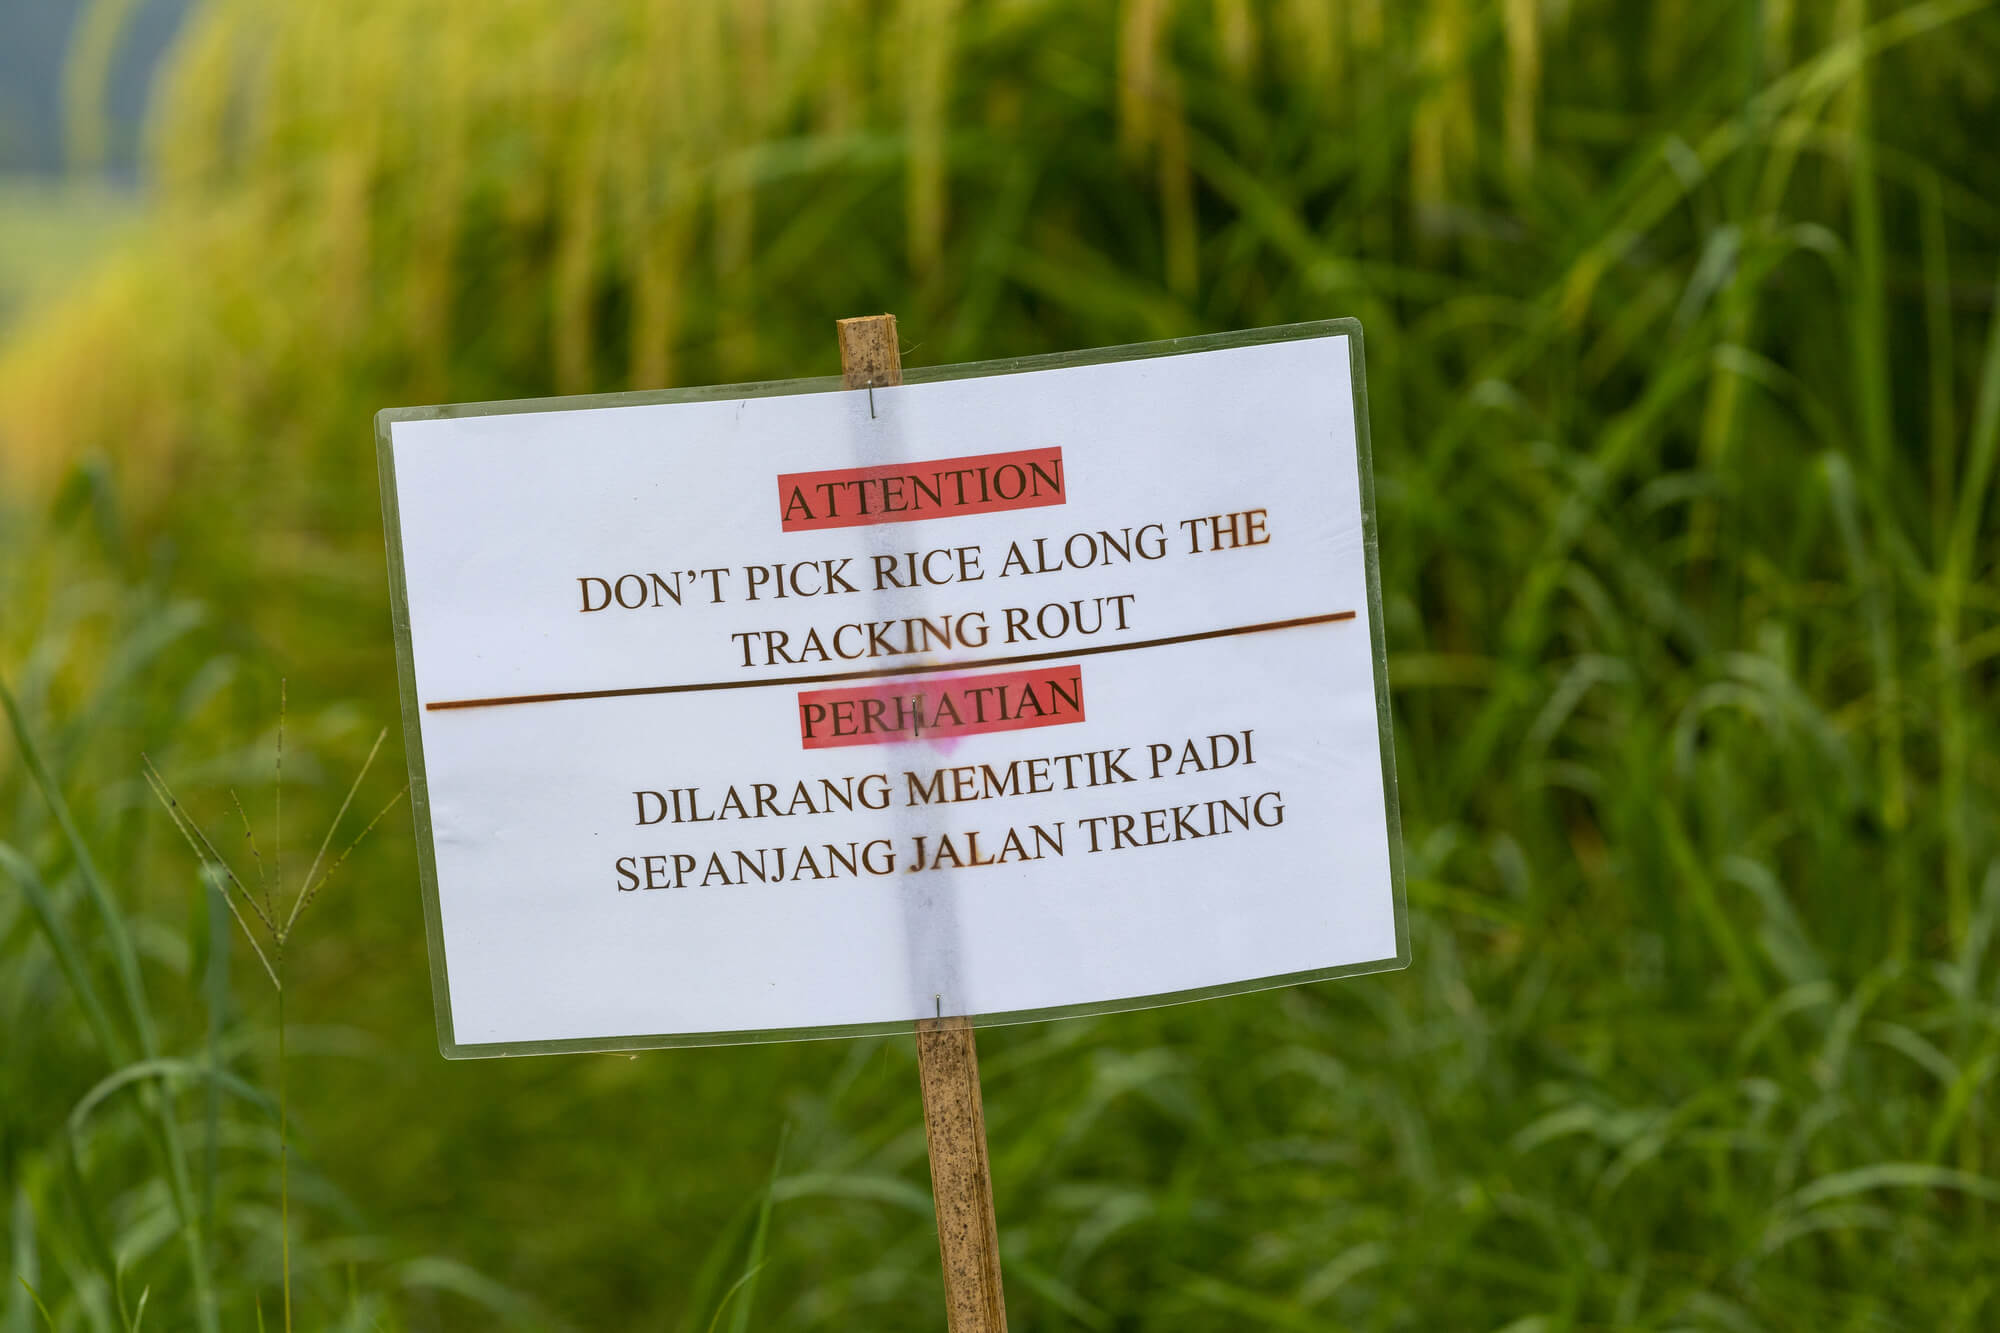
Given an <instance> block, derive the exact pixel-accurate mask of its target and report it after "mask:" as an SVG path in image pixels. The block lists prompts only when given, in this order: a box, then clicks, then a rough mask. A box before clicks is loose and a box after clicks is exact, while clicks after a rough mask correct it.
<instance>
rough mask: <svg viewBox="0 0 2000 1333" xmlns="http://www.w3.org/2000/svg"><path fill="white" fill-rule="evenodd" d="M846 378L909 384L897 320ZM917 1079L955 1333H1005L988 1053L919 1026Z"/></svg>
mask: <svg viewBox="0 0 2000 1333" xmlns="http://www.w3.org/2000/svg"><path fill="white" fill-rule="evenodd" d="M836 327H837V328H838V330H839V334H840V373H841V376H842V377H843V378H844V379H845V380H846V382H847V387H848V388H850V389H875V388H881V387H885V386H888V385H893V384H901V383H902V382H903V358H902V354H901V352H899V351H898V350H897V347H896V317H895V316H894V315H866V316H863V317H861V318H858V319H843V320H841V321H839V323H838V325H837V326H836ZM917 1070H918V1073H919V1075H920V1077H921V1079H922V1081H923V1086H924V1136H925V1138H926V1139H927V1140H928V1141H929V1143H930V1154H931V1193H932V1194H933V1195H935V1196H936V1200H937V1224H938V1250H939V1252H940V1253H941V1255H942V1257H943V1259H944V1300H945V1310H946V1312H947V1317H948V1319H949V1324H948V1327H949V1328H950V1330H951V1333H1006V1329H1007V1304H1006V1301H1005V1300H1004V1299H1003V1298H1002V1295H1001V1291H1000V1235H999V1231H998V1228H997V1226H996V1224H995V1222H994V1218H993V1172H992V1169H991V1167H990V1166H989V1165H988V1164H987V1160H986V1108H985V1105H984V1103H983V1102H982V1101H981V1100H980V1096H979V1047H978V1045H977V1043H976V1042H975V1040H974V1038H973V1032H972V1024H971V1023H970V1022H968V1021H967V1020H966V1019H963V1018H923V1019H918V1020H917Z"/></svg>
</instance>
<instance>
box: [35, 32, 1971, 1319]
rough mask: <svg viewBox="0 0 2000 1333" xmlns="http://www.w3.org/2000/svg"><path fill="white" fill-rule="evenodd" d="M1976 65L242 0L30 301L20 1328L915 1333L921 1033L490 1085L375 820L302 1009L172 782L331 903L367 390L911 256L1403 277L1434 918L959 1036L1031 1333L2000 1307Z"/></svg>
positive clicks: (1338, 289) (553, 372) (1400, 354)
mask: <svg viewBox="0 0 2000 1333" xmlns="http://www.w3.org/2000/svg"><path fill="white" fill-rule="evenodd" d="M1996 94H2000V10H1996V6H1995V5H1993V4H1991V3H1985V2H1982V0H1910V2H1904V0H1827V2H1826V3H1822V4H1804V3H1799V2H1798V0H1660V3H1657V4H1654V5H1650V6H1635V5H1629V4H1623V3H1618V2H1617V0H1413V2H1412V3H1407V4H1400V5H1392V4H1387V3H1382V0H1342V2H1339V3H1330V2H1324V0H1273V3H1270V4H1252V3H1249V0H1211V2H1210V3H1205V4H1193V3H1186V4H1179V5H1176V4H1173V3H1171V2H1170V0H1121V2H1120V3H1109V2H1108V0H1107V2H1105V3H1083V2H1081V0H1079V2H1078V3H1056V2H1055V0H983V2H980V0H902V2H901V3H886V2H885V3H864V2H863V0H754V2H750V3H746V2H745V0H737V2H736V3H724V0H677V3H671V4H641V3H637V2H636V0H619V2H617V3H607V4H603V5H595V6H590V5H582V6H579V5H570V6H562V5H555V4H551V3H548V2H547V0H505V2H504V3H494V2H493V0H483V2H481V3H473V2H472V0H422V3H419V0H358V2H357V3H355V4H352V5H346V6H337V7H336V6H309V5H308V6H299V5H283V4H277V3H272V2H271V0H208V2H207V3H203V4H201V5H199V6H198V7H197V8H196V10H195V12H194V14H193V16H192V18H191V20H190V25H189V27H188V28H187V30H186V31H185V32H184V33H183V35H182V38H181V40H180V42H179V44H178V45H177V46H176V48H175V50H174V52H173V55H172V57H171V61H170V64H169V66H168V68H167V69H166V71H165V72H164V74H163V77H162V79H161V81H160V84H159V86H158V89H157V96H156V102H155V105H154V107H153V110H152V112H151V114H150V116H149V120H148V128H147V141H148V145H149V148H148V166H147V169H146V180H147V192H148V193H147V198H148V202H147V207H146V210H145V214H144V216H143V218H141V219H140V220H139V221H138V222H137V223H136V224H135V229H134V230H133V231H132V232H131V233H130V235H129V237H128V239H127V240H126V242H125V243H124V244H122V245H121V246H120V247H118V249H117V252H116V253H115V254H114V255H113V256H111V257H110V258H108V259H107V260H106V261H105V262H104V263H102V264H101V265H99V266H97V267H96V269H95V270H94V271H93V272H92V274H91V275H90V277H89V279H88V280H87V281H82V282H78V283H75V284H71V285H66V287H65V288H64V291H63V294H62V295H61V296H60V297H59V298H58V299H54V300H51V301H48V302H40V303H38V304H37V305H36V307H35V308H34V309H33V310H31V311H29V312H27V313H26V314H25V315H23V316H22V317H21V318H20V319H19V320H18V321H17V322H15V323H14V324H12V325H11V326H10V327H9V328H7V329H6V330H5V332H4V334H0V681H4V683H5V686H6V695H5V699H6V704H7V707H6V713H7V739H6V740H5V741H0V1193H4V1195H5V1198H4V1200H0V1252H4V1255H5V1266H6V1269H7V1274H6V1276H7V1284H6V1291H5V1292H4V1294H0V1330H4V1333H15V1331H16V1330H21V1331H24V1333H25V1331H26V1330H40V1329H44V1328H50V1327H53V1328H56V1329H61V1330H122V1331H129V1330H132V1329H154V1330H159V1329H183V1328H187V1329H197V1330H224V1329H227V1330H236V1329H253V1328H258V1327H260V1326H261V1327H263V1328H268V1329H277V1328H282V1327H286V1326H287V1325H286V1322H285V1321H286V1318H287V1312H286V1305H287V1299H286V1293H287V1287H289V1306H290V1311H289V1317H290V1319H291V1320H292V1323H293V1324H294V1325H295V1326H296V1327H299V1328H323V1329H355V1330H361V1329H395V1330H412V1331H413V1333H414V1331H417V1330H441V1329H460V1328H486V1327H492V1328H510V1329H565V1330H567V1329H576V1330H583V1329H597V1328H607V1327H617V1328H661V1329H670V1330H690V1331H691V1333H703V1330H709V1329H718V1330H734V1331H736V1333H742V1331H744V1330H749V1329H815V1328H836V1327H837V1328H854V1327H867V1328H879V1329H904V1328H909V1329H917V1328H936V1327H939V1326H940V1324H941V1312H940V1306H941V1302H942V1293H941V1283H940V1278H939V1271H938V1261H937V1250H936V1239H935V1234H934V1231H933V1223H932V1218H931V1213H930V1201H929V1193H928V1175H927V1170H926V1166H925V1158H924V1141H923V1132H922V1124H921V1117H920V1109H919V1104H918V1098H917V1082H916V1071H915V1061H914V1047H913V1044H912V1042H911V1041H909V1040H908V1039H871V1040H858V1041H844V1042H824V1043H808V1044H800V1045H790V1046H777V1047H766V1048H718V1049H708V1050H689V1051H677V1052H657V1053H649V1054H646V1055H643V1056H640V1057H637V1058H627V1057H624V1056H587V1057H551V1058H537V1059H527V1060H512V1061H488V1062H475V1063H463V1064H452V1065H446V1064H445V1063H444V1062H443V1061H441V1060H440V1059H439V1058H438V1056H437V1053H436V1050H435V1045H434V1039H433V1027H432V1020H431V1013H430V994H429V984H428V983H429V978H428V970H427V964H426V961H425V957H424V943H423V927H422V916H421V909H420V905H419V898H418V890H417V883H416V869H415V855H414V844H413V841H412V836H411V832H410V828H409V824H408V820H407V816H406V815H405V814H404V813H402V811H401V809H400V807H398V808H396V809H395V810H393V811H392V813H391V814H389V815H388V816H386V817H385V818H384V819H383V821H382V822H381V823H380V824H379V825H378V826H377V827H376V828H375V829H374V831H373V833H372V834H370V836H368V837H367V838H366V839H365V840H364V841H362V842H361V843H360V845H359V847H358V848H357V850H356V851H355V852H354V854H353V856H352V858H351V859H350V860H349V861H348V862H346V863H345V865H344V866H343V867H342V869H341V870H340V872H339V875H338V876H337V877H336V878H334V879H333V880H332V881H330V883H329V884H328V885H327V887H326V889H325V891H324V893H323V894H322V895H320V896H319V897H317V898H316V899H315V901H314V904H313V908H312V912H311V914H310V915H309V916H306V917H304V918H303V919H302V921H301V923H300V926H299V929H298V930H297V932H296V934H295V935H293V936H291V937H289V938H288V940H287V941H286V943H285V945H284V947H283V959H282V969H283V976H284V979H285V983H286V984H285V987H284V991H283V1006H284V1008H283V1020H282V1026H281V1022H280V1012H279V1003H278V1002H279V993H278V992H277V991H275V990H274V988H273V986H272V984H271V979H270V978H268V977H266V976H265V975H264V970H263V969H262V968H261V967H260V966H259V963H258V959H257V957H256V956H255V955H254V954H253V953H252V952H251V950H250V947H249V945H248V943H247V942H246V939H245V937H244V935H243V933H242V932H241V931H240V930H239V929H238V927H237V924H236V922H235V921H234V920H232V919H231V917H230V916H229V914H228V913H227V911H226V910H225V909H224V907H223V906H222V903H223V900H222V899H221V898H220V897H219V896H218V890H217V887H216V884H215V882H214V881H213V879H212V877H206V876H204V875H203V874H202V873H200V872H199V870H198V868H197V866H198V861H197V858H196V857H195V856H193V855H192V854H191V853H190V852H189V850H188V848H187V846H186V845H185V843H184V842H183V840H182V838H181V836H180V835H179V834H178V833H177V832H176V829H175V821H174V819H172V818H170V816H169V814H168V812H167V811H166V810H165V809H163V808H162V806H161V804H160V802H159V801H158V800H156V798H155V796H154V794H153V793H152V791H150V790H149V788H148V784H147V782H146V780H145V771H144V766H145V764H146V763H147V762H150V763H151V764H152V765H153V766H154V767H155V768H156V769H157V770H158V772H159V773H160V775H161V776H162V777H163V778H164V779H165V780H166V781H167V782H168V783H169V784H170V785H171V787H172V788H173V791H174V792H175V794H176V795H177V797H178V799H179V800H180V801H181V802H182V803H183V804H184V806H185V808H186V810H187V812H188V813H189V815H190V816H191V817H192V818H193V819H195V820H196V821H197V822H198V823H199V824H200V826H201V827H202V828H203V829H204V830H205V832H206V833H207V835H208V836H209V837H210V838H211V839H214V840H215V841H216V842H217V844H218V845H219V846H220V845H224V844H225V841H226V843H227V848H228V850H229V851H230V853H231V855H232V856H238V858H239V860H243V861H244V862H245V863H246V864H247V853H241V854H239V852H238V850H237V849H238V848H239V847H241V846H247V843H248V842H249V839H247V838H245V837H244V828H245V825H246V824H247V826H248V827H249V828H250V829H251V830H253V831H254V834H255V839H256V841H257V844H258V848H259V853H258V859H257V864H258V865H260V866H262V867H263V868H264V869H266V870H268V871H269V872H270V873H272V874H273V875H274V876H277V877H280V879H279V882H281V883H283V884H285V885H291V886H296V885H298V884H300V883H301V882H302V879H303V876H304V873H305V872H306V870H307V869H308V868H309V866H310V864H311V862H312V859H313V857H312V853H313V851H314V849H315V848H317V847H318V846H319V840H320V837H321V835H322V834H323V833H325V831H326V830H327V828H328V827H329V825H330V824H332V823H333V821H334V818H335V812H336V811H337V809H339V807H340V805H341V801H342V798H343V796H345V795H346V794H347V792H348V790H349V784H350V782H351V781H353V779H354V777H355V775H356V774H357V773H358V772H360V771H361V770H362V767H363V760H364V758H365V756H366V755H367V754H368V753H369V749H370V746H371V744H372V743H373V741H374V739H375V737H376V736H377V735H378V733H379V732H380V730H381V729H382V728H383V727H384V726H388V727H389V728H390V730H391V735H392V737H394V736H395V735H397V734H399V733H398V731H397V728H396V727H395V722H396V690H395V684H394V681H395V671H394V658H393V647H392V640H391V637H390V629H389V620H388V614H387V593H386V583H385V576H384V568H383V556H382V542H381V527H380V515H379V509H378V504H377V499H376V478H375V475H374V468H373V462H372V457H373V455H372V437H371V428H370V419H371V417H372V414H373V413H374V411H375V410H376V409H378V408H380V407H384V406H390V405H399V404H410V403H424V402H444V401H464V400H476V399H491V398H503V397H522V396H530V395H541V394H551V393H572V392H586V391H597V390H608V389H620V388H628V387H656V386H661V385H668V384H699V383H709V382H722V381H734V380H744V379H757V378H778V377H790V376H796V375H807V374H822V373H830V372H831V371H833V370H834V369H835V367H836V366H837V354H836V350H835V345H834V340H833V336H832V321H833V320H834V319H835V318H837V317H840V316H844V315H851V314H861V313H871V312H874V311H878V310H884V309H887V310H893V311H895V312H896V313H897V314H898V316H899V318H900V321H901V327H902V333H903V338H904V341H905V344H906V347H905V351H904V360H905V363H906V364H908V365H912V366H915V365H923V364H939V363H946V362H952V361H958V360H967V359H975V358H985V357H998V356H1009V355H1019V354H1027V353H1033V352H1042V351H1051V350H1060V349H1066V348H1076V347H1089V346H1097V345H1103V344H1110V343H1119V342H1129V341H1135V340H1143V339H1148V338H1158V337H1169V336H1178V335H1184V334H1192V333H1199V332H1207V331H1214V330H1222V329H1229V328H1238V327H1251V326H1256V325H1262V324H1272V323H1281V322H1289V321H1294V320H1304V319H1317V318H1326V317H1332V316H1343V315H1352V316H1357V317H1359V318H1360V319H1361V320H1362V322H1363V324H1364V325H1365V327H1366V329H1367V337H1368V364H1369V374H1370V384H1369V386H1368V387H1369V400H1370V408H1371V414H1372V422H1371V424H1372V434H1373V439H1374V452H1375V464H1376V470H1377V478H1376V481H1377V501H1378V505H1379V508H1380V519H1381V533H1382V559H1381V568H1382V577H1383V585H1384V586H1383V592H1384V604H1385V612H1386V617H1387V619H1386V624H1387V630H1388V642H1389V652H1390V665H1389V671H1390V679H1391V684H1392V689H1393V694H1394V703H1395V713H1396V716H1395V727H1396V738H1397V744H1398V755H1397V767H1398V770H1399V773H1400V776H1401V783H1402V792H1401V799H1402V805H1403V820H1404V829H1405V837H1406V852H1407V859H1408V869H1409V876H1410V883H1409V895H1410V915H1411V922H1412V935H1413V947H1414V954H1415V962H1414V964H1413V966H1412V967H1411V968H1410V969H1408V970H1407V971H1405V972H1401V973H1395V974H1387V975H1381V976H1371V977H1363V978H1357V979H1353V980H1349V981H1342V982H1333V983H1326V984H1322V985H1317V986H1312V987H1305V988H1299V989H1295V990H1290V991H1285V992H1276V993H1266V994H1258V995H1250V996H1243V997H1238V998H1233V999H1226V1000H1218V1001H1212V1002H1207V1003H1203V1004H1199V1005H1191V1006H1181V1007H1175V1008H1168V1009H1161V1010H1156V1011H1150V1012H1146V1013H1138V1014H1126V1015H1117V1016H1109V1017H1102V1018H1093V1019H1083V1020H1072V1021H1064V1022H1058V1023H1051V1024H1044V1025H1039V1026H1033V1027H1023V1028H1014V1029H996V1030H992V1031H990V1032H988V1033H986V1034H982V1038H981V1048H982V1049H981V1054H982V1063H983V1066H984V1073H985V1089H986V1112H987V1124H988V1132H989V1138H990V1143H991V1151H992V1158H993V1171H994V1179H995V1190H996V1202H997V1208H998V1214H999V1221H1000V1231H1001V1242H1002V1250H1003V1257H1004V1262H1005V1266H1006V1281H1007V1295H1008V1305H1009V1309H1010V1319H1011V1320H1012V1326H1013V1327H1014V1328H1016V1329H1017V1330H1041V1329H1048V1330H1055V1329H1088V1330H1105V1331H1116V1333H1126V1331H1128V1330H1142V1329H1146V1330H1150V1329H1163V1330H1164V1329H1173V1330H1177V1331H1186V1333H1198V1331H1200V1330H1211V1329H1212V1330H1242V1329H1265V1328H1268V1329H1314V1330H1317V1329H1357V1330H1362V1329H1365V1330H1404V1329H1476V1330H1493V1331H1495V1333H1500V1331H1503V1330H1504V1333H1558V1331H1559V1330H1613V1329H1615V1330H1660V1331H1662V1333H1664V1331H1666V1330H1692V1329H1723V1330H1742V1331H1745V1333H1748V1331H1750V1330H1789V1329H1806V1328H1810V1329H1840V1330H1899V1329H1910V1330H1924V1331H1925V1333H1930V1331H1931V1330H1976V1329H1982V1328H1989V1327H1993V1326H1995V1325H1996V1324H2000V1263H1997V1262H1996V1256H2000V1226H1996V1222H2000V1108H1996V1096H2000V1090H1996V1074H2000V957H1996V954H2000V940H1996V931H1997V930H2000V571H1997V570H1996V557H2000V540H1997V539H1996V532H2000V528H1996V522H2000V520H1997V519H1996V515H1995V504H1994V492H1995V485H1994V482H1995V476H1994V473H1995V464H1996V458H2000V190H1996V182H2000V102H1996ZM38 244H39V242H38ZM281 682H283V684H282V686H281ZM281 689H282V691H283V695H284V698H285V700H286V702H285V704H284V705H283V711H282V714H281V706H280V697H281ZM281 716H282V717H283V719H284V729H285V740H284V747H285V748H284V760H283V769H282V782H281V783H280V782H278V781H277V777H278V773H277V767H276V755H277V744H278V729H279V724H280V718H281ZM402 766H403V765H402V756H401V754H400V747H399V745H398V743H397V742H396V741H395V740H393V739H392V740H391V741H390V742H389V743H388V744H387V745H385V747H384V749H383V752H382V755H381V756H380V757H379V758H378V760H377V762H376V763H375V765H374V766H373V767H372V768H371V769H369V770H368V772H367V774H366V776H365V777H364V778H363V779H362V781H361V784H360V788H359V790H358V791H357V793H356V795H355V797H354V809H355V810H356V811H363V812H366V814H372V813H373V812H374V811H375V810H377V809H378V808H381V807H382V806H384V805H385V804H386V803H389V802H390V801H391V798H392V797H393V796H394V795H395V794H396V792H397V789H398V788H399V787H400V785H401V783H402ZM232 792H233V793H235V794H236V796H237V797H240V801H241V805H242V812H241V814H240V815H239V810H238V805H237V801H236V800H235V799H232ZM279 793H282V806H281V808H280V803H279V800H278V795H279ZM365 822H366V819H365V815H364V816H362V817H357V816H355V815H354V814H353V813H350V815H349V816H348V819H347V821H346V822H344V823H343V824H342V825H341V829H342V832H341V833H340V834H338V835H336V836H337V839H338V840H337V841H336V842H335V843H334V844H333V846H334V850H335V851H336V852H337V851H338V850H339V848H340V847H342V846H345V845H346V843H347V841H348V839H350V838H351V837H352V836H353V835H354V834H355V833H358V832H359V831H360V827H361V825H362V824H364V823H365ZM274 962H276V960H274ZM273 970H274V971H275V970H277V968H276V967H275V966H274V969H273ZM281 1033H282V1042H283V1047H282V1049H283V1057H284V1058H283V1059H282V1060H281V1059H280V1049H281V1048H280V1042H281ZM281 1087H282V1089H283V1093H282V1106H283V1112H282V1116H281V1113H280V1104H281V1096H280V1089H281ZM281 1122H282V1125H283V1132H282V1134H281V1132H280V1126H281ZM281 1145H282V1146H281ZM281 1163H288V1169H287V1170H285V1171H281V1170H280V1167H281Z"/></svg>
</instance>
